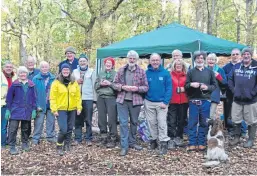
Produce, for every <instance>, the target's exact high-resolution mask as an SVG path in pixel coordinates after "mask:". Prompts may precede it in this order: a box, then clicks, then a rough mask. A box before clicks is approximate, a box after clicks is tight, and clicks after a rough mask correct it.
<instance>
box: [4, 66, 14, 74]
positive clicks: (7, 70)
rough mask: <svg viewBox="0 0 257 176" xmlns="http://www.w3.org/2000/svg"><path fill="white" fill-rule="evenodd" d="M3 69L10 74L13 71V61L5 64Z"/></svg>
mask: <svg viewBox="0 0 257 176" xmlns="http://www.w3.org/2000/svg"><path fill="white" fill-rule="evenodd" d="M3 70H4V72H5V73H6V74H8V75H10V74H11V73H12V72H13V65H12V64H11V63H7V64H5V66H4V67H3Z"/></svg>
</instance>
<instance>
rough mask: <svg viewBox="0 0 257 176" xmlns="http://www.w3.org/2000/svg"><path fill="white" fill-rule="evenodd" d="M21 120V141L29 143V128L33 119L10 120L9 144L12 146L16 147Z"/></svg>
mask: <svg viewBox="0 0 257 176" xmlns="http://www.w3.org/2000/svg"><path fill="white" fill-rule="evenodd" d="M20 122H21V142H22V143H23V144H28V142H29V136H28V130H29V123H30V122H31V121H27V120H9V128H8V144H9V145H10V147H14V146H15V145H16V137H17V131H18V128H19V124H20Z"/></svg>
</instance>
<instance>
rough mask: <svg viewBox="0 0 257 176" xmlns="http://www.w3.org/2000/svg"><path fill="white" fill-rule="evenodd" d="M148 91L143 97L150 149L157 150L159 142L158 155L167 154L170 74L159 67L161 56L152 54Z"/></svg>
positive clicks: (148, 74) (147, 74)
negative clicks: (158, 142)
mask: <svg viewBox="0 0 257 176" xmlns="http://www.w3.org/2000/svg"><path fill="white" fill-rule="evenodd" d="M146 76H147V81H148V84H149V90H148V92H147V94H146V97H145V115H146V119H147V121H148V124H149V130H150V134H151V138H152V139H151V145H150V148H151V149H155V148H157V138H158V139H159V141H160V152H159V154H160V155H165V154H167V145H168V144H167V142H168V141H169V140H170V138H169V137H168V135H167V133H168V131H167V112H168V104H169V102H170V98H171V93H172V85H171V84H172V82H171V77H170V74H169V72H168V71H167V70H165V69H164V68H163V67H162V65H161V56H160V55H159V54H157V53H153V54H152V55H151V56H150V64H149V65H148V70H147V71H146Z"/></svg>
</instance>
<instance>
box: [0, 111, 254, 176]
mask: <svg viewBox="0 0 257 176" xmlns="http://www.w3.org/2000/svg"><path fill="white" fill-rule="evenodd" d="M221 110H222V109H221V106H219V108H218V112H219V113H218V115H219V114H220V113H221ZM94 135H95V139H96V141H97V139H98V138H99V135H98V134H97V133H95V134H94ZM18 137H19V136H18ZM228 138H229V137H228V136H227V135H226V145H225V148H226V152H227V154H228V155H229V161H227V162H226V163H221V164H220V165H219V166H217V167H210V168H207V167H204V166H203V165H202V163H204V162H205V158H204V155H205V154H206V153H205V152H187V151H186V148H185V147H184V148H177V149H175V150H172V151H169V152H168V154H167V155H165V156H162V157H160V156H158V155H157V151H148V150H147V143H144V142H142V141H140V140H139V143H141V145H142V146H143V147H144V150H142V151H135V150H132V149H131V150H129V153H128V155H127V156H125V157H121V156H119V152H120V148H119V147H116V148H114V149H107V148H104V147H102V146H101V147H100V146H97V145H96V142H95V143H93V146H91V147H87V146H86V145H85V144H84V143H82V145H77V146H72V150H71V151H70V152H69V153H66V154H65V155H64V156H58V155H57V154H56V146H55V144H51V143H49V142H47V141H45V140H43V141H42V142H41V143H40V145H37V146H31V150H30V151H29V152H21V151H20V153H19V155H16V156H12V155H10V154H9V150H8V149H6V150H2V151H1V174H3V175H32V174H33V175H78V174H79V175H150V174H151V175H152V174H154V175H174V174H176V175H206V174H208V175H209V174H211V175H257V162H256V161H257V148H256V146H254V148H252V149H244V148H243V147H242V144H243V141H245V138H242V141H241V145H239V146H237V147H233V148H232V147H229V146H228ZM186 143H187V140H186V138H185V144H186ZM18 148H19V150H20V147H19V145H18Z"/></svg>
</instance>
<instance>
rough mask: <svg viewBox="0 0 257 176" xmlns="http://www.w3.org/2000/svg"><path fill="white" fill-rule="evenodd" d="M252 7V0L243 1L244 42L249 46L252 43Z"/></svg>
mask: <svg viewBox="0 0 257 176" xmlns="http://www.w3.org/2000/svg"><path fill="white" fill-rule="evenodd" d="M252 7H253V0H246V1H245V10H246V41H245V43H246V44H247V45H249V46H252V45H253V40H252V37H253V36H252V27H253V25H252V24H253V20H252V17H251V16H252V13H251V12H252Z"/></svg>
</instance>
